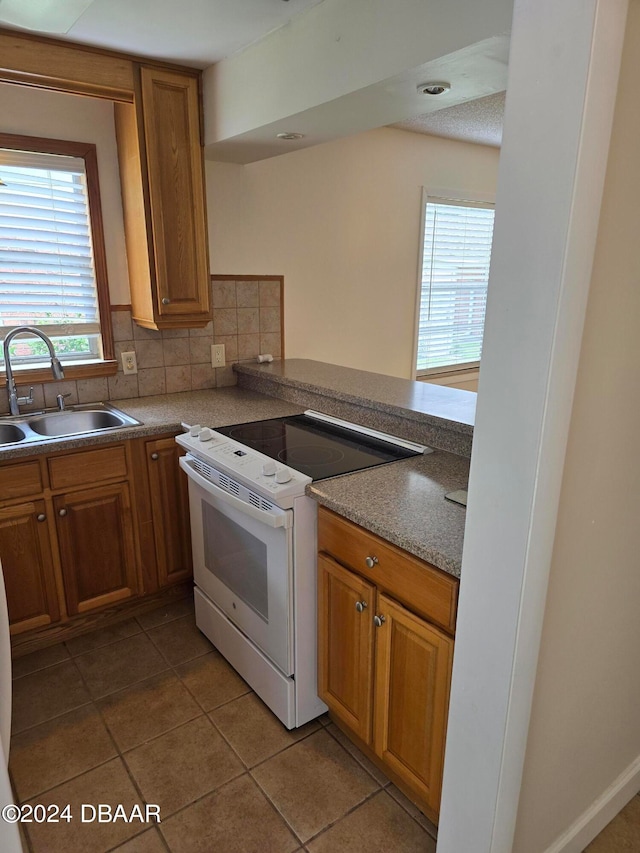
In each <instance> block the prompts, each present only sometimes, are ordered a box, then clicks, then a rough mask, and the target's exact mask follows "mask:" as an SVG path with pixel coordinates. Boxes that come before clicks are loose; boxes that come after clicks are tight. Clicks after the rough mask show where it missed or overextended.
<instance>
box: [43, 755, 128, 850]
mask: <svg viewBox="0 0 640 853" xmlns="http://www.w3.org/2000/svg"><path fill="white" fill-rule="evenodd" d="M37 802H38V803H41V804H42V805H45V806H47V805H49V804H51V803H55V804H57V805H58V806H59V807H60V809H62V808H63V807H64V806H65V805H66V804H67V803H69V805H70V809H71V814H72V816H73V818H72V820H71V821H70V822H66V821H61V822H60V823H42V824H36V823H33V824H30V825H29V827H28V830H27V834H28V835H29V840H30V841H31V844H32V847H33V851H34V853H89V851H90V853H104V851H106V850H111V848H112V847H115V846H116V845H117V844H122V843H123V842H124V841H126V840H127V839H129V838H131V836H132V835H135V834H136V833H139V832H140V830H141V829H143V828H144V824H140V823H139V822H135V823H125V822H124V821H123V820H118V821H117V822H115V823H98V821H97V820H96V821H93V822H86V823H82V821H81V815H82V809H81V805H82V804H83V803H84V804H89V805H93V806H96V805H97V804H98V803H105V804H109V805H110V806H111V807H112V809H115V807H116V806H117V805H118V804H122V805H123V806H124V807H125V809H126V810H127V812H130V810H131V808H132V807H133V805H134V804H138V805H139V806H140V805H142V804H141V802H140V799H139V797H138V794H137V792H136V789H135V788H134V787H133V784H132V782H131V779H130V778H129V774H128V773H127V771H126V769H125V767H124V764H123V763H122V760H121V759H120V758H116V759H114V760H113V761H110V762H109V763H108V764H103V765H102V766H101V767H97V768H96V769H95V770H90V771H89V772H88V773H85V774H83V775H82V776H78V777H77V778H76V779H72V780H71V781H70V782H65V784H64V785H59V786H58V787H57V788H54V789H53V790H52V791H48V792H47V793H46V794H39V795H38V797H37ZM88 813H89V810H87V814H88Z"/></svg>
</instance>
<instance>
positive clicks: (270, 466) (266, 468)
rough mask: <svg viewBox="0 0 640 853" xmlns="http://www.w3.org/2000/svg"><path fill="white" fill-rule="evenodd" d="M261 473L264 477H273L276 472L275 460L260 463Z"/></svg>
mask: <svg viewBox="0 0 640 853" xmlns="http://www.w3.org/2000/svg"><path fill="white" fill-rule="evenodd" d="M262 473H263V474H264V476H265V477H273V475H274V474H275V473H276V463H275V462H263V463H262Z"/></svg>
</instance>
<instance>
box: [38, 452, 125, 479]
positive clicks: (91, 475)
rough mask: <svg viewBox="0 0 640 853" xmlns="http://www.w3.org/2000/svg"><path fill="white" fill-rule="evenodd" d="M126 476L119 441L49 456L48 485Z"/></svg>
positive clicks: (123, 453)
mask: <svg viewBox="0 0 640 853" xmlns="http://www.w3.org/2000/svg"><path fill="white" fill-rule="evenodd" d="M126 476H127V454H126V451H125V448H124V445H122V444H120V445H117V446H116V447H104V448H100V449H99V450H84V451H83V452H82V453H71V454H70V455H69V456H54V457H52V458H51V459H49V477H50V478H51V488H52V489H67V488H69V487H72V486H83V485H90V484H92V483H96V482H98V481H100V480H113V479H116V478H119V479H123V478H125V477H126Z"/></svg>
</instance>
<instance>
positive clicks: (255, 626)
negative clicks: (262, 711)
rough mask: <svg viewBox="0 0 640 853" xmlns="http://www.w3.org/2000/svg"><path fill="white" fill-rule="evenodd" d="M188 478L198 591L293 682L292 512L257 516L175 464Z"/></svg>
mask: <svg viewBox="0 0 640 853" xmlns="http://www.w3.org/2000/svg"><path fill="white" fill-rule="evenodd" d="M180 465H181V467H182V468H183V469H184V471H185V472H186V473H187V476H188V478H189V506H190V512H191V535H192V548H193V576H194V581H195V583H196V586H198V587H199V588H200V589H201V590H202V592H204V593H205V595H207V596H208V597H209V598H210V599H211V601H213V602H214V603H215V604H216V605H217V606H218V607H219V608H220V610H222V612H223V613H224V614H225V615H226V616H227V617H228V618H229V619H230V620H231V622H233V623H234V624H235V625H236V626H237V627H238V628H239V629H240V630H241V631H242V632H243V634H245V635H246V636H247V637H249V639H250V640H252V641H253V643H254V644H255V645H256V646H258V648H259V649H260V650H261V651H262V652H263V653H264V654H265V655H266V656H267V657H268V658H270V659H271V660H272V661H273V662H274V663H275V664H276V666H277V667H278V668H279V669H280V670H281V671H282V672H283V673H284V674H285V675H287V676H289V675H292V674H293V614H292V610H293V590H292V582H293V581H292V577H293V529H292V528H293V511H292V510H284V509H280V507H277V506H272V507H271V509H261V508H258V507H255V506H253V505H251V504H248V503H246V502H245V501H243V500H241V499H240V498H238V497H235V496H234V495H232V494H229V492H226V491H225V490H224V489H221V488H220V487H219V486H217V485H216V484H215V483H212V482H210V481H209V480H207V479H206V478H205V477H203V476H202V475H201V474H200V473H198V471H196V470H194V468H193V467H192V464H191V463H190V460H189V457H188V456H184V457H182V458H181V459H180Z"/></svg>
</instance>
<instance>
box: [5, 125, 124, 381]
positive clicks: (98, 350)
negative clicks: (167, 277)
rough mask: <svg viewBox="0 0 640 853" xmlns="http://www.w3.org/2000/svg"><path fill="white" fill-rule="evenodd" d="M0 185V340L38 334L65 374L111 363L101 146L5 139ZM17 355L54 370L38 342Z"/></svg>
mask: <svg viewBox="0 0 640 853" xmlns="http://www.w3.org/2000/svg"><path fill="white" fill-rule="evenodd" d="M0 181H1V182H2V183H1V184H0V338H4V337H5V336H6V334H8V333H9V332H10V331H11V330H12V329H13V328H16V327H17V326H37V327H38V328H39V329H40V330H42V331H43V332H44V333H45V334H46V335H47V336H48V337H49V338H51V340H52V342H53V344H54V347H55V349H56V353H57V355H58V356H59V358H60V359H61V360H62V361H63V363H64V365H65V366H68V365H70V364H71V365H73V364H74V363H75V364H78V365H81V364H85V365H86V364H87V363H93V364H95V363H100V362H103V361H104V360H106V359H110V358H112V357H113V343H112V340H111V324H110V313H109V296H108V282H107V272H106V259H105V248H104V236H103V233H102V214H101V209H100V188H99V182H98V167H97V159H96V148H95V145H92V144H90V143H77V142H69V141H64V140H53V139H42V138H36V137H27V136H17V135H12V134H0ZM10 352H11V360H12V364H13V365H14V366H15V367H18V368H22V369H25V368H29V367H33V368H37V367H40V366H41V365H42V364H43V362H44V363H46V364H48V360H49V359H48V353H47V352H46V347H45V345H44V343H43V342H42V341H41V340H40V339H38V338H35V337H24V338H22V337H18V338H16V339H14V341H13V342H12V344H11V345H10ZM1 359H2V352H1V350H0V360H1ZM2 366H3V365H2Z"/></svg>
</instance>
